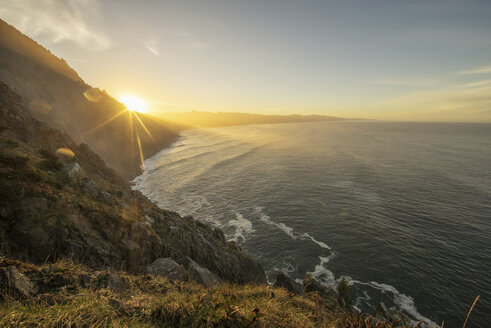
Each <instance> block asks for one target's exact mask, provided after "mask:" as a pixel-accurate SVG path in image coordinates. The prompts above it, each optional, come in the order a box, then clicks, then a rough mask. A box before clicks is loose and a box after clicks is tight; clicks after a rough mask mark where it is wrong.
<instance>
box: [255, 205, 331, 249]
mask: <svg viewBox="0 0 491 328" xmlns="http://www.w3.org/2000/svg"><path fill="white" fill-rule="evenodd" d="M263 209H264V207H261V206H257V207H256V214H259V219H260V220H261V221H263V222H265V223H267V224H269V225H271V226H275V227H277V228H278V229H280V230H281V231H283V232H284V233H285V234H286V235H287V236H288V237H290V238H291V239H293V240H307V239H309V240H311V241H312V242H313V243H315V244H317V245H318V246H320V247H322V248H324V249H329V250H330V249H331V247H329V245H327V244H326V243H324V242H322V241H318V240H317V239H315V238H314V237H312V235H310V234H308V233H307V232H304V233H303V234H300V235H298V234H295V233H294V232H293V228H292V227H289V226H287V225H286V224H284V223H283V222H279V223H278V222H274V221H273V220H271V217H270V216H268V215H266V214H264V213H262V210H263Z"/></svg>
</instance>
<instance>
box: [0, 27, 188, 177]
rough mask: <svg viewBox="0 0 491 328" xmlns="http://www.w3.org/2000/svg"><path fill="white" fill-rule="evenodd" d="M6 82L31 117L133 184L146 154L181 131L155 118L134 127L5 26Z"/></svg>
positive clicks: (122, 112)
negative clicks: (82, 147)
mask: <svg viewBox="0 0 491 328" xmlns="http://www.w3.org/2000/svg"><path fill="white" fill-rule="evenodd" d="M0 81H2V82H4V83H6V84H7V85H9V86H10V87H12V88H13V89H14V90H15V91H16V92H17V93H18V94H19V95H20V96H21V97H22V101H23V102H24V104H25V105H26V108H27V109H28V111H29V112H30V114H31V115H33V116H34V117H35V118H37V119H39V120H41V121H43V122H46V123H47V124H48V125H49V126H51V127H55V128H58V127H59V128H62V129H63V130H64V131H66V132H67V134H68V135H69V136H70V137H71V138H72V139H73V140H74V141H76V142H77V143H82V142H83V143H86V144H87V145H88V146H89V147H90V148H91V149H92V150H93V151H94V152H95V153H97V154H98V155H99V156H100V157H101V158H102V160H104V162H105V163H106V164H107V166H108V167H110V168H112V169H114V170H115V171H116V172H117V173H118V174H119V175H120V176H123V177H125V178H127V179H128V178H133V177H135V176H137V175H139V174H141V170H140V165H141V161H140V155H139V152H140V148H141V150H142V152H143V157H144V158H147V157H149V156H151V155H153V154H155V153H156V152H158V151H160V150H161V149H162V148H164V147H166V146H168V145H170V144H171V143H172V142H173V141H174V140H175V139H177V137H178V131H179V130H180V129H181V127H180V126H179V125H176V124H170V123H169V122H166V121H162V120H157V119H155V118H153V117H152V116H150V115H143V114H139V118H140V120H137V119H135V120H134V122H132V115H131V113H130V112H129V111H127V110H126V109H125V106H124V105H123V104H121V103H119V102H118V101H116V100H115V99H114V98H112V97H111V96H110V95H109V94H108V93H106V92H105V91H102V90H99V89H95V88H92V87H91V86H89V85H87V84H86V83H85V82H84V81H83V80H82V79H81V78H80V77H79V76H78V74H77V73H76V72H75V71H74V70H73V69H71V68H70V67H69V66H68V64H67V63H66V62H65V61H64V60H62V59H60V58H58V57H56V56H55V55H53V54H52V53H51V52H49V51H48V50H47V49H45V48H44V47H42V46H41V45H39V44H38V43H36V42H35V41H34V40H32V39H30V38H29V37H27V36H25V35H23V34H22V33H20V32H19V31H18V30H16V29H15V28H14V27H12V26H10V25H9V24H7V23H5V22H4V21H2V20H0ZM140 121H141V122H140ZM143 125H144V126H145V127H143ZM137 137H138V139H139V140H140V144H141V147H139V146H138V145H137V143H136V142H135V140H137ZM121 149H125V151H121Z"/></svg>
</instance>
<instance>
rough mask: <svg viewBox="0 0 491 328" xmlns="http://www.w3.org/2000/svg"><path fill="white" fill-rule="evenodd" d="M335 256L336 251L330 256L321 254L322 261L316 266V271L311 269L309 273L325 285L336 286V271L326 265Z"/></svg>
mask: <svg viewBox="0 0 491 328" xmlns="http://www.w3.org/2000/svg"><path fill="white" fill-rule="evenodd" d="M333 256H334V253H331V254H330V255H329V256H319V260H320V263H319V264H317V265H316V266H315V267H314V271H310V272H307V273H308V274H311V275H312V277H314V278H315V279H317V280H318V281H319V282H320V283H322V284H324V285H325V286H332V287H336V279H335V278H334V273H332V271H330V270H329V269H327V268H326V267H325V266H324V265H326V264H327V263H329V261H330V260H331V259H332V258H333Z"/></svg>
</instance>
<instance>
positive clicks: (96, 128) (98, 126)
mask: <svg viewBox="0 0 491 328" xmlns="http://www.w3.org/2000/svg"><path fill="white" fill-rule="evenodd" d="M125 113H127V111H125V110H123V111H121V112H119V113H117V114H116V115H114V116H112V117H110V118H108V119H107V120H105V121H104V122H102V123H100V124H98V125H97V126H95V127H94V128H92V129H90V130H89V131H87V132H85V133H84V134H82V135H81V136H79V137H78V138H77V140H75V141H76V142H80V141H82V140H83V139H84V138H86V137H87V136H89V135H90V134H92V133H93V132H95V131H96V130H98V129H100V128H102V127H104V126H105V125H107V124H109V123H110V122H112V121H114V120H115V119H116V118H118V117H119V116H121V115H123V114H125Z"/></svg>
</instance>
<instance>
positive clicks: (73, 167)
mask: <svg viewBox="0 0 491 328" xmlns="http://www.w3.org/2000/svg"><path fill="white" fill-rule="evenodd" d="M63 172H65V173H66V174H67V175H68V176H69V177H70V178H72V179H74V180H78V179H82V178H84V177H85V176H86V174H85V172H84V169H82V167H81V166H80V164H78V163H77V162H73V163H69V164H67V165H65V166H64V167H63Z"/></svg>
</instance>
